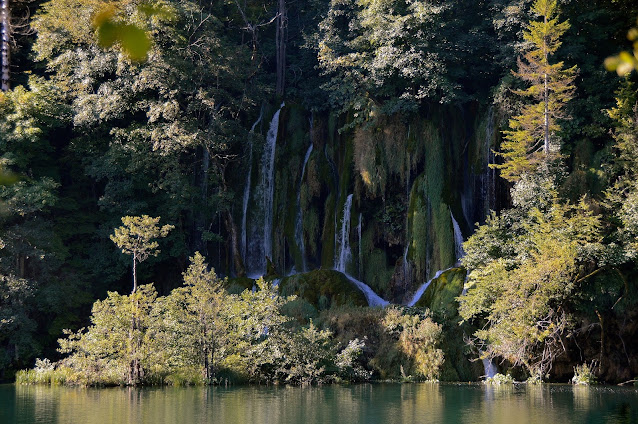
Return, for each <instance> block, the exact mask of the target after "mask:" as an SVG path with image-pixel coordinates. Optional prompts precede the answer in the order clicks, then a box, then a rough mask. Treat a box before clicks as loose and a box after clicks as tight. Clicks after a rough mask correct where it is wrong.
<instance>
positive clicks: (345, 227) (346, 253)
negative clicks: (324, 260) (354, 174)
mask: <svg viewBox="0 0 638 424" xmlns="http://www.w3.org/2000/svg"><path fill="white" fill-rule="evenodd" d="M350 209H352V194H349V195H348V197H347V198H346V203H345V204H344V205H343V217H342V218H341V233H340V235H339V252H338V254H337V256H336V258H335V269H336V270H337V271H341V272H343V273H345V272H346V265H347V264H348V261H349V260H350V257H351V256H352V253H351V252H350Z"/></svg>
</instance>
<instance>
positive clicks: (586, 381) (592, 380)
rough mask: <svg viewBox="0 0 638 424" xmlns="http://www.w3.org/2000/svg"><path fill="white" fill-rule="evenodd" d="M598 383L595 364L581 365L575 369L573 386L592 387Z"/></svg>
mask: <svg viewBox="0 0 638 424" xmlns="http://www.w3.org/2000/svg"><path fill="white" fill-rule="evenodd" d="M597 382H598V379H597V378H596V375H595V374H594V364H593V363H591V364H580V365H576V366H575V367H574V377H572V384H576V385H579V386H591V385H594V384H596V383H597Z"/></svg>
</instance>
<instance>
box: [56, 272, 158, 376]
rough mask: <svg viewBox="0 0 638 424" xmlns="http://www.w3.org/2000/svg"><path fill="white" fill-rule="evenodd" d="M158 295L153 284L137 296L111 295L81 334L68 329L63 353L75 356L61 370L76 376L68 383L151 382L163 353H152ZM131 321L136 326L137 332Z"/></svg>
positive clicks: (98, 304)
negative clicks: (152, 318)
mask: <svg viewBox="0 0 638 424" xmlns="http://www.w3.org/2000/svg"><path fill="white" fill-rule="evenodd" d="M156 298H157V292H156V291H155V288H154V287H153V285H151V284H146V285H141V286H140V287H139V289H138V290H137V291H136V292H135V293H131V294H130V295H128V296H127V295H120V294H119V293H117V292H108V294H107V297H106V299H104V300H98V301H96V302H95V303H94V304H93V308H92V310H91V325H90V326H89V327H88V328H87V329H86V330H84V329H80V330H78V331H77V332H75V333H74V332H71V331H68V330H66V331H65V334H66V335H67V337H66V338H63V339H60V340H59V343H60V348H59V349H58V351H59V352H60V353H63V354H69V356H68V357H66V358H64V359H63V360H62V361H61V363H60V364H61V365H62V366H64V367H68V368H70V369H71V370H72V371H73V374H74V375H72V376H71V377H70V381H67V384H83V385H96V384H97V385H104V384H108V385H114V384H128V385H137V384H140V383H144V382H147V381H150V380H151V378H152V377H153V376H152V375H149V372H148V371H150V370H151V369H152V368H153V367H155V366H157V365H162V364H159V363H158V362H159V361H158V358H159V357H160V356H161V354H162V352H161V351H160V350H158V349H151V348H150V347H151V343H149V342H150V339H151V337H152V335H154V333H153V332H151V329H152V328H153V327H154V326H155V325H156V323H154V322H153V321H152V320H151V316H152V315H151V311H152V309H153V307H154V305H155V302H156ZM131 322H135V323H136V325H135V326H134V327H131Z"/></svg>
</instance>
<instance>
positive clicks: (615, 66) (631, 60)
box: [605, 20, 638, 77]
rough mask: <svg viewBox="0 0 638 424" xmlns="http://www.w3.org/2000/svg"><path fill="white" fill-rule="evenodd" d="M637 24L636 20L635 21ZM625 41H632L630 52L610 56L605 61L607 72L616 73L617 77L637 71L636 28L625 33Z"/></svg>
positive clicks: (637, 28)
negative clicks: (631, 50)
mask: <svg viewBox="0 0 638 424" xmlns="http://www.w3.org/2000/svg"><path fill="white" fill-rule="evenodd" d="M636 22H637V23H638V20H637V21H636ZM627 39H628V40H629V41H633V46H632V47H633V54H632V52H627V51H622V52H620V54H618V56H610V57H608V58H607V59H605V67H606V68H607V70H608V71H616V73H618V75H619V76H621V77H622V76H625V75H628V74H629V73H630V72H632V71H633V70H634V69H638V27H633V28H631V29H630V30H629V31H628V32H627Z"/></svg>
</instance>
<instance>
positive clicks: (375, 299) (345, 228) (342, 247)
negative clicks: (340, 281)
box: [335, 194, 390, 306]
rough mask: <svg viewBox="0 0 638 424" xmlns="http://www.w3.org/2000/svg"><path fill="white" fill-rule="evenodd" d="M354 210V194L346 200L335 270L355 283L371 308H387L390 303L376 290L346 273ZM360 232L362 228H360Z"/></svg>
mask: <svg viewBox="0 0 638 424" xmlns="http://www.w3.org/2000/svg"><path fill="white" fill-rule="evenodd" d="M351 209H352V194H349V195H348V197H347V198H346V203H345V204H344V205H343V218H342V219H341V231H340V233H339V252H338V255H336V257H335V270H336V271H340V272H342V273H343V274H344V275H345V276H346V278H348V280H350V281H351V282H352V283H354V285H355V286H357V288H359V290H361V291H362V292H363V294H364V295H365V297H366V300H367V301H368V305H369V306H386V305H389V304H390V302H388V301H387V300H385V299H383V298H382V297H380V296H379V295H377V294H376V293H375V292H374V290H372V289H371V288H370V286H368V285H367V284H366V283H364V282H363V281H359V280H357V279H356V278H354V277H353V276H351V275H350V274H348V272H347V271H346V266H347V265H348V262H349V261H350V259H351V257H352V252H351V251H350V238H349V236H350V211H351ZM360 226H361V214H359V227H360ZM359 230H360V228H359ZM359 245H361V238H359Z"/></svg>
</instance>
